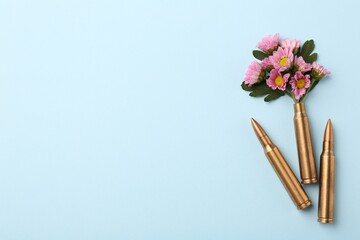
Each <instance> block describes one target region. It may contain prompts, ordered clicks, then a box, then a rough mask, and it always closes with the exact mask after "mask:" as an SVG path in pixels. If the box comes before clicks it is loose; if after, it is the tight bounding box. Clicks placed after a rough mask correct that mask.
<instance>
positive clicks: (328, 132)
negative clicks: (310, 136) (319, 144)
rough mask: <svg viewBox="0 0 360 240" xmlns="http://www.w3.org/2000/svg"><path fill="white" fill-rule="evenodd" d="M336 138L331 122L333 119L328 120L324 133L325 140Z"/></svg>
mask: <svg viewBox="0 0 360 240" xmlns="http://www.w3.org/2000/svg"><path fill="white" fill-rule="evenodd" d="M333 140H334V133H333V127H332V123H331V119H329V120H328V121H327V124H326V128H325V133H324V141H333Z"/></svg>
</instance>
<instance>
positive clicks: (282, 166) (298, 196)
mask: <svg viewBox="0 0 360 240" xmlns="http://www.w3.org/2000/svg"><path fill="white" fill-rule="evenodd" d="M251 121H252V124H253V127H254V131H255V133H256V135H257V137H258V139H259V141H260V143H261V145H262V146H263V148H264V151H265V155H266V157H267V158H268V160H269V162H270V164H271V165H272V167H273V169H274V170H275V172H276V174H277V175H278V177H279V179H280V181H281V182H282V184H283V186H284V187H285V189H286V191H287V192H288V194H289V196H290V198H291V199H292V201H293V202H294V204H295V206H296V207H297V208H298V209H299V210H301V209H304V208H306V207H308V206H310V205H311V204H312V203H311V200H310V199H309V197H308V195H307V194H306V192H305V190H304V189H303V187H302V185H301V184H300V182H299V180H298V179H297V178H296V176H295V174H294V172H293V171H292V170H291V168H290V166H289V164H288V163H287V162H286V160H285V158H284V157H283V155H282V154H281V152H280V150H279V149H278V148H277V146H276V145H274V144H273V143H272V141H271V140H270V138H269V137H268V136H267V134H266V133H265V131H264V130H263V129H262V127H261V126H260V125H259V124H258V123H257V122H256V121H255V120H254V119H252V120H251Z"/></svg>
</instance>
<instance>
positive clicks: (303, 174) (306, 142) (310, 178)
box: [294, 103, 317, 184]
mask: <svg viewBox="0 0 360 240" xmlns="http://www.w3.org/2000/svg"><path fill="white" fill-rule="evenodd" d="M294 111H295V115H294V125H295V135H296V145H297V151H298V158H299V167H300V178H301V182H302V183H303V184H312V183H317V171H316V164H315V158H314V151H313V146H312V140H311V133H310V126H309V119H308V117H307V115H306V110H305V105H304V103H295V104H294Z"/></svg>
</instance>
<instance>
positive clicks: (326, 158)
mask: <svg viewBox="0 0 360 240" xmlns="http://www.w3.org/2000/svg"><path fill="white" fill-rule="evenodd" d="M333 139H334V135H333V130H332V124H331V121H330V120H329V121H328V123H327V125H326V129H325V133H324V142H323V151H322V153H321V156H320V188H319V206H318V221H319V222H321V223H333V222H334V198H335V155H334V140H333Z"/></svg>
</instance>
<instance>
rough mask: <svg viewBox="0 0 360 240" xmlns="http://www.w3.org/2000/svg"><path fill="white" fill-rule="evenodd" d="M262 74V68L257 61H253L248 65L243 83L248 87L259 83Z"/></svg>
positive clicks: (262, 76)
mask: <svg viewBox="0 0 360 240" xmlns="http://www.w3.org/2000/svg"><path fill="white" fill-rule="evenodd" d="M264 74H265V73H264V72H263V70H262V67H261V65H260V63H258V62H257V61H254V62H252V63H251V64H250V66H249V68H248V70H247V71H246V74H245V79H244V80H245V83H246V84H247V85H248V86H251V85H253V84H255V83H257V82H259V81H261V80H262V79H263V78H264Z"/></svg>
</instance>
